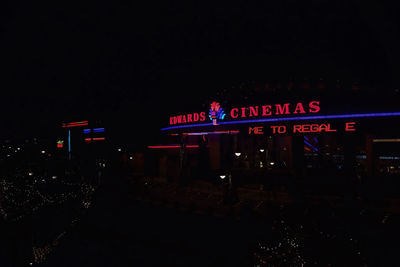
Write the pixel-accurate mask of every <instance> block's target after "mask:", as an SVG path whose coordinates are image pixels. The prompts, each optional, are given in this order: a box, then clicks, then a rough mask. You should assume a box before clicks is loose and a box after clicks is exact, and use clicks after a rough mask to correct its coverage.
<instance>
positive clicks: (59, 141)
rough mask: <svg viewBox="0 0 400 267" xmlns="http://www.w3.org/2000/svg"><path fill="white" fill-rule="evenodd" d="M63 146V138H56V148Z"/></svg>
mask: <svg viewBox="0 0 400 267" xmlns="http://www.w3.org/2000/svg"><path fill="white" fill-rule="evenodd" d="M63 147H64V141H63V140H58V141H57V148H63Z"/></svg>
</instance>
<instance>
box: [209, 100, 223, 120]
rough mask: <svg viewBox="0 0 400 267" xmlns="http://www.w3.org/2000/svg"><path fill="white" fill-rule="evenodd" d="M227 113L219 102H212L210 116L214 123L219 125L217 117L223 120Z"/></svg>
mask: <svg viewBox="0 0 400 267" xmlns="http://www.w3.org/2000/svg"><path fill="white" fill-rule="evenodd" d="M225 115H226V114H225V112H224V110H223V108H221V106H220V105H219V103H218V102H215V101H214V102H212V103H211V108H210V112H209V115H208V116H209V117H210V120H211V121H212V122H213V125H218V123H217V119H219V120H223V119H224V118H225Z"/></svg>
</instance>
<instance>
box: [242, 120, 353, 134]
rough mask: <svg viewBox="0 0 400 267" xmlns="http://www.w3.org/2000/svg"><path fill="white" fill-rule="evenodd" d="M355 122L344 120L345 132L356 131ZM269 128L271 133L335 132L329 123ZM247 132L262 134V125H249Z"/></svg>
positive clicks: (272, 126) (273, 126)
mask: <svg viewBox="0 0 400 267" xmlns="http://www.w3.org/2000/svg"><path fill="white" fill-rule="evenodd" d="M355 124H356V123H355V122H346V123H345V125H344V130H345V131H346V132H354V131H356V128H355ZM270 128H271V131H272V133H273V134H284V133H287V132H289V133H290V132H292V133H322V132H337V129H334V128H333V126H332V125H331V124H330V123H320V124H317V123H312V124H295V125H293V126H292V128H291V130H289V131H288V130H287V129H288V126H286V125H271V126H270ZM249 134H264V127H263V126H259V127H249Z"/></svg>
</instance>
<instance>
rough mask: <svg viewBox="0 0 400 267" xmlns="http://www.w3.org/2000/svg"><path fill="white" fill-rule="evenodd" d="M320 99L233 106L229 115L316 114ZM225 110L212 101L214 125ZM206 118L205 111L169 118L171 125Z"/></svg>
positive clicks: (210, 112)
mask: <svg viewBox="0 0 400 267" xmlns="http://www.w3.org/2000/svg"><path fill="white" fill-rule="evenodd" d="M319 105H320V102H319V101H310V102H308V103H302V102H298V103H295V104H293V103H284V104H267V105H260V106H247V107H240V108H232V109H231V110H230V111H229V113H228V114H229V117H227V118H230V119H231V120H235V119H244V118H262V117H273V116H279V115H283V116H286V115H291V114H314V113H318V112H319V111H320V110H321V108H320V106H319ZM226 115H227V114H225V112H224V110H223V109H222V107H221V106H220V104H219V103H218V102H213V103H211V108H210V111H209V118H210V120H211V121H212V122H213V125H217V124H218V123H217V121H218V120H223V119H224V118H225V117H226ZM205 120H206V113H205V112H198V113H189V114H183V115H178V116H172V117H170V118H169V124H170V125H179V124H188V123H193V122H204V121H205Z"/></svg>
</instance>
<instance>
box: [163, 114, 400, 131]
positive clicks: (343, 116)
mask: <svg viewBox="0 0 400 267" xmlns="http://www.w3.org/2000/svg"><path fill="white" fill-rule="evenodd" d="M380 117H400V112H382V113H356V114H334V115H315V116H293V117H283V118H282V117H281V118H261V119H251V120H237V121H222V122H220V123H219V124H221V125H229V124H234V125H238V124H248V123H261V122H283V121H300V120H303V121H305V120H328V119H354V118H380ZM211 125H212V123H198V124H189V125H176V126H170V127H165V128H162V129H161V131H166V130H172V129H180V128H189V127H207V126H211Z"/></svg>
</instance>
